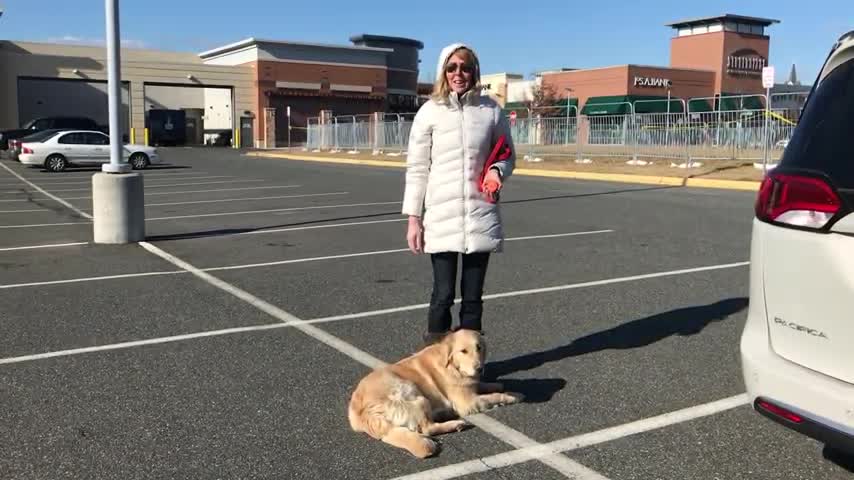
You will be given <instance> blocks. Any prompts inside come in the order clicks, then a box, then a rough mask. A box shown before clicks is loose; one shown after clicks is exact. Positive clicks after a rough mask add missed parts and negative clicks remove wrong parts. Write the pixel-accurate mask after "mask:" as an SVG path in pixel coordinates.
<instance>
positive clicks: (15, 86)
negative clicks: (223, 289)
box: [0, 41, 258, 145]
mask: <svg viewBox="0 0 854 480" xmlns="http://www.w3.org/2000/svg"><path fill="white" fill-rule="evenodd" d="M121 54H122V72H121V75H122V82H123V94H122V97H123V98H122V100H123V110H124V111H123V112H122V113H123V114H122V130H123V133H124V134H125V135H127V137H129V140H135V141H136V142H137V143H143V142H144V141H145V138H146V133H147V132H146V128H147V127H148V126H149V125H148V119H149V112H150V111H151V110H184V111H185V112H186V115H187V117H186V118H187V137H188V139H187V143H190V144H193V143H196V144H198V143H203V142H205V141H206V140H208V139H209V138H210V137H212V136H213V135H214V134H215V133H216V132H220V133H223V132H224V133H227V134H228V135H229V136H231V135H234V136H235V137H237V136H238V135H239V134H240V132H238V131H236V129H237V126H238V125H245V126H246V127H247V131H245V132H244V135H245V134H247V133H248V135H249V136H248V138H247V139H246V140H248V144H249V145H251V143H252V137H253V135H254V134H253V133H252V132H251V129H252V125H253V121H252V120H251V119H253V118H254V117H256V116H257V115H258V112H256V111H255V108H256V85H255V78H256V73H255V72H254V71H253V68H252V66H222V65H210V64H205V63H204V61H203V60H202V59H201V58H199V56H198V55H197V54H194V53H176V52H164V51H153V50H137V49H122V53H121ZM105 56H106V49H105V48H104V47H94V46H92V47H90V46H79V45H61V44H49V43H30V42H14V41H0V129H12V128H19V127H20V126H22V125H23V124H24V123H26V122H28V121H30V120H32V119H34V118H38V117H40V116H86V117H90V118H92V119H93V120H95V121H96V122H98V123H99V124H101V125H104V126H106V125H108V123H109V122H108V106H107V105H108V104H107V68H106V61H105ZM241 119H242V120H244V121H241V122H240V123H237V122H236V121H235V120H241ZM241 144H243V145H247V141H242V142H241Z"/></svg>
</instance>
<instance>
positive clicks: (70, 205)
mask: <svg viewBox="0 0 854 480" xmlns="http://www.w3.org/2000/svg"><path fill="white" fill-rule="evenodd" d="M0 167H3V168H5V169H6V171H8V172H9V173H11V174H12V175H14V176H16V177H18V179H19V180H21V181H22V182H24V183H26V184H27V185H29V186H30V187H32V188H34V189H35V190H36V191H38V192H41V194H42V195H45V196H47V197H49V198H52V199H53V200H54V201H56V202H59V203H61V204H62V205H65V206H66V207H68V208H70V209H71V210H73V211H75V212H77V213H78V214H80V215H81V216H83V218H88V219H89V220H91V219H92V215H89V214H88V213H86V212H84V211H82V210H80V209H79V208H77V207H75V206H74V205H72V204H70V203H68V202H66V201H65V200H63V199H61V198H59V197H57V196H56V195H53V194H51V193H48V192H46V191H45V190H43V189H42V188H41V187H39V186H38V185H36V184H35V183H33V182H31V181H29V180H27V179H26V178H24V177H22V176H20V175H18V174H17V173H16V172H15V171H14V170H12V169H11V168H9V167H7V166H6V165H3V164H2V163H0ZM69 225H73V224H69ZM36 226H40V227H42V226H46V225H36ZM0 228H25V227H21V226H11V227H0Z"/></svg>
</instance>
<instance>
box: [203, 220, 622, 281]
mask: <svg viewBox="0 0 854 480" xmlns="http://www.w3.org/2000/svg"><path fill="white" fill-rule="evenodd" d="M611 232H613V230H594V231H590V232H571V233H558V234H553V235H532V236H528V237H514V238H507V239H505V241H506V242H515V241H520V240H535V239H540V238H558V237H577V236H582V235H596V234H600V233H611ZM408 251H409V249H408V248H395V249H391V250H374V251H371V252H359V253H346V254H340V255H328V256H324V257H309V258H295V259H292V260H278V261H274V262H264V263H249V264H244V265H234V266H229V267H212V268H203V269H202V270H204V271H206V272H220V271H224V270H241V269H244V268H261V267H274V266H277V265H288V264H291V263H304V262H316V261H319V260H340V259H343V258H355V257H368V256H373V255H386V254H389V253H404V252H408Z"/></svg>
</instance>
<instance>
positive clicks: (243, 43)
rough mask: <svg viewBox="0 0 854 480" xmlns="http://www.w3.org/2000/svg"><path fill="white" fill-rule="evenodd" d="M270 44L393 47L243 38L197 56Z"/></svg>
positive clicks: (368, 49)
mask: <svg viewBox="0 0 854 480" xmlns="http://www.w3.org/2000/svg"><path fill="white" fill-rule="evenodd" d="M264 43H266V44H272V45H298V46H301V47H320V48H333V49H338V50H359V51H363V52H383V53H391V52H394V49H391V48H378V47H360V46H356V45H335V44H331V43H313V42H292V41H287V40H270V39H266V38H255V37H250V38H245V39H243V40H240V41H237V42H234V43H229V44H228V45H223V46H221V47H216V48H214V49H211V50H207V51H205V52H201V53H199V57H201V58H210V57H214V56H217V55H223V54H226V53H230V52H233V51H235V50H240V49H242V48H246V47H251V46H255V45H260V44H264Z"/></svg>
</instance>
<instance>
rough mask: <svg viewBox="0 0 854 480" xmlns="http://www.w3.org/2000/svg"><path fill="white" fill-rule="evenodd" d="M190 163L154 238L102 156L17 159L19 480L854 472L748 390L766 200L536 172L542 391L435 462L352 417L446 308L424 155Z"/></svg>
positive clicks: (514, 351) (536, 351) (159, 171)
mask: <svg viewBox="0 0 854 480" xmlns="http://www.w3.org/2000/svg"><path fill="white" fill-rule="evenodd" d="M166 155H167V159H168V161H169V165H166V166H162V167H156V168H152V169H150V170H147V171H145V172H144V175H145V187H146V190H145V191H146V198H145V200H146V218H147V222H146V230H147V235H148V239H147V242H145V243H144V244H141V245H129V246H102V245H94V244H92V243H91V235H92V226H91V223H90V220H89V218H87V215H89V214H91V189H90V181H91V178H90V177H91V175H92V174H93V173H94V172H95V171H97V169H75V170H70V171H68V172H65V173H61V174H56V173H47V172H43V171H41V170H39V169H28V168H25V167H23V166H21V165H20V164H18V163H14V162H10V161H8V160H2V161H0V165H2V168H0V305H3V308H2V310H3V315H2V316H0V328H1V329H2V331H3V333H4V334H3V335H2V336H0V438H2V439H3V441H2V442H0V476H2V477H3V478H14V479H25V478H27V479H28V478H128V479H130V478H153V477H156V478H161V477H169V478H306V479H309V478H311V479H316V478H329V479H390V478H399V477H404V478H471V479H475V478H478V479H480V478H483V479H487V478H490V479H492V478H497V479H511V478H518V479H530V478H537V479H552V478H554V479H560V478H579V479H599V480H602V479H612V480H628V479H726V480H729V479H741V478H750V479H774V480H780V479H808V480H815V479H843V478H851V471H852V469H854V467H852V462H851V461H850V459H840V458H830V459H828V458H825V457H826V456H829V455H828V454H827V452H826V451H825V449H824V448H823V446H822V445H821V444H819V443H817V442H814V441H812V440H810V439H807V438H804V437H802V436H799V435H797V434H794V433H791V432H789V431H788V430H785V429H783V428H782V427H779V426H777V425H776V424H773V423H771V422H769V421H768V420H765V419H764V418H761V417H759V416H758V415H757V414H755V413H753V412H752V410H751V409H750V407H749V406H748V405H747V401H746V398H745V397H744V396H743V393H744V387H743V383H742V379H741V373H740V368H739V355H738V340H739V336H740V333H741V328H742V325H743V321H744V318H745V315H746V313H747V302H748V299H747V295H748V292H747V287H748V277H747V275H748V264H747V263H746V262H747V260H748V249H749V242H750V223H751V219H752V206H753V198H754V197H753V194H751V193H745V192H734V191H723V190H702V189H685V188H672V187H654V186H643V185H628V184H609V183H604V182H581V181H569V180H558V179H545V178H534V177H522V176H516V177H513V178H512V179H511V180H510V181H509V183H508V184H507V187H506V189H505V191H504V193H503V195H502V201H503V203H504V207H503V213H502V214H503V216H504V218H505V222H506V230H507V237H508V242H507V245H506V248H505V251H504V252H503V253H501V254H498V255H494V256H493V257H492V258H491V260H490V269H489V273H488V277H487V285H486V294H487V300H486V304H485V314H484V330H485V333H486V338H487V341H488V342H489V351H490V363H489V364H488V366H487V368H486V373H487V375H488V376H490V377H494V378H499V379H501V380H502V381H503V382H504V383H505V385H506V386H507V387H508V389H511V390H516V391H520V392H523V393H525V395H526V401H525V403H522V404H519V405H513V406H507V407H501V408H498V409H495V410H492V411H490V412H488V413H487V414H482V415H479V416H477V417H476V418H474V419H473V420H474V422H475V425H476V426H475V428H472V429H469V430H466V431H464V432H460V433H455V434H453V435H446V436H443V437H441V442H442V446H443V447H442V451H441V453H440V454H439V455H438V456H437V457H435V458H431V459H427V460H418V459H415V458H413V457H411V456H409V454H408V453H406V452H404V451H402V450H397V449H394V448H392V447H389V446H387V445H385V444H382V443H380V442H376V441H373V440H371V439H369V438H368V437H367V436H364V435H360V434H356V433H353V432H351V431H350V430H349V425H348V422H347V418H346V406H347V401H348V400H349V394H350V392H351V390H352V388H353V386H355V384H356V383H357V382H358V380H359V379H360V378H361V377H362V376H363V375H365V374H366V373H367V372H368V369H369V368H370V366H373V365H376V364H377V363H378V362H381V361H384V362H393V361H396V360H398V359H399V358H401V357H403V356H405V355H407V354H409V353H410V352H412V351H413V349H415V348H416V347H417V346H418V345H419V343H420V337H421V333H422V331H423V329H424V328H425V325H426V323H425V322H426V308H425V306H426V303H427V302H428V301H429V294H430V285H431V280H432V279H431V274H430V268H429V259H428V258H427V257H425V256H414V255H412V254H410V253H408V252H407V251H406V250H405V246H406V245H405V238H404V227H405V221H404V219H403V217H402V216H401V215H399V214H398V212H399V209H400V199H401V195H402V189H403V176H402V174H403V171H402V170H400V169H389V168H374V167H362V166H338V165H329V164H317V163H308V162H300V161H286V160H276V159H268V158H267V159H265V158H255V157H247V156H243V155H241V154H239V153H238V152H235V151H231V150H226V149H170V150H168V151H167V153H166ZM36 187H38V188H36ZM46 193H49V194H51V195H53V196H54V197H51V196H49V195H47V194H46ZM57 198H58V199H61V200H63V201H65V202H67V203H68V204H70V206H71V207H73V208H69V207H68V206H66V205H63V204H62V203H60V202H58V201H57ZM454 313H455V317H456V309H455V311H454Z"/></svg>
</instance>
